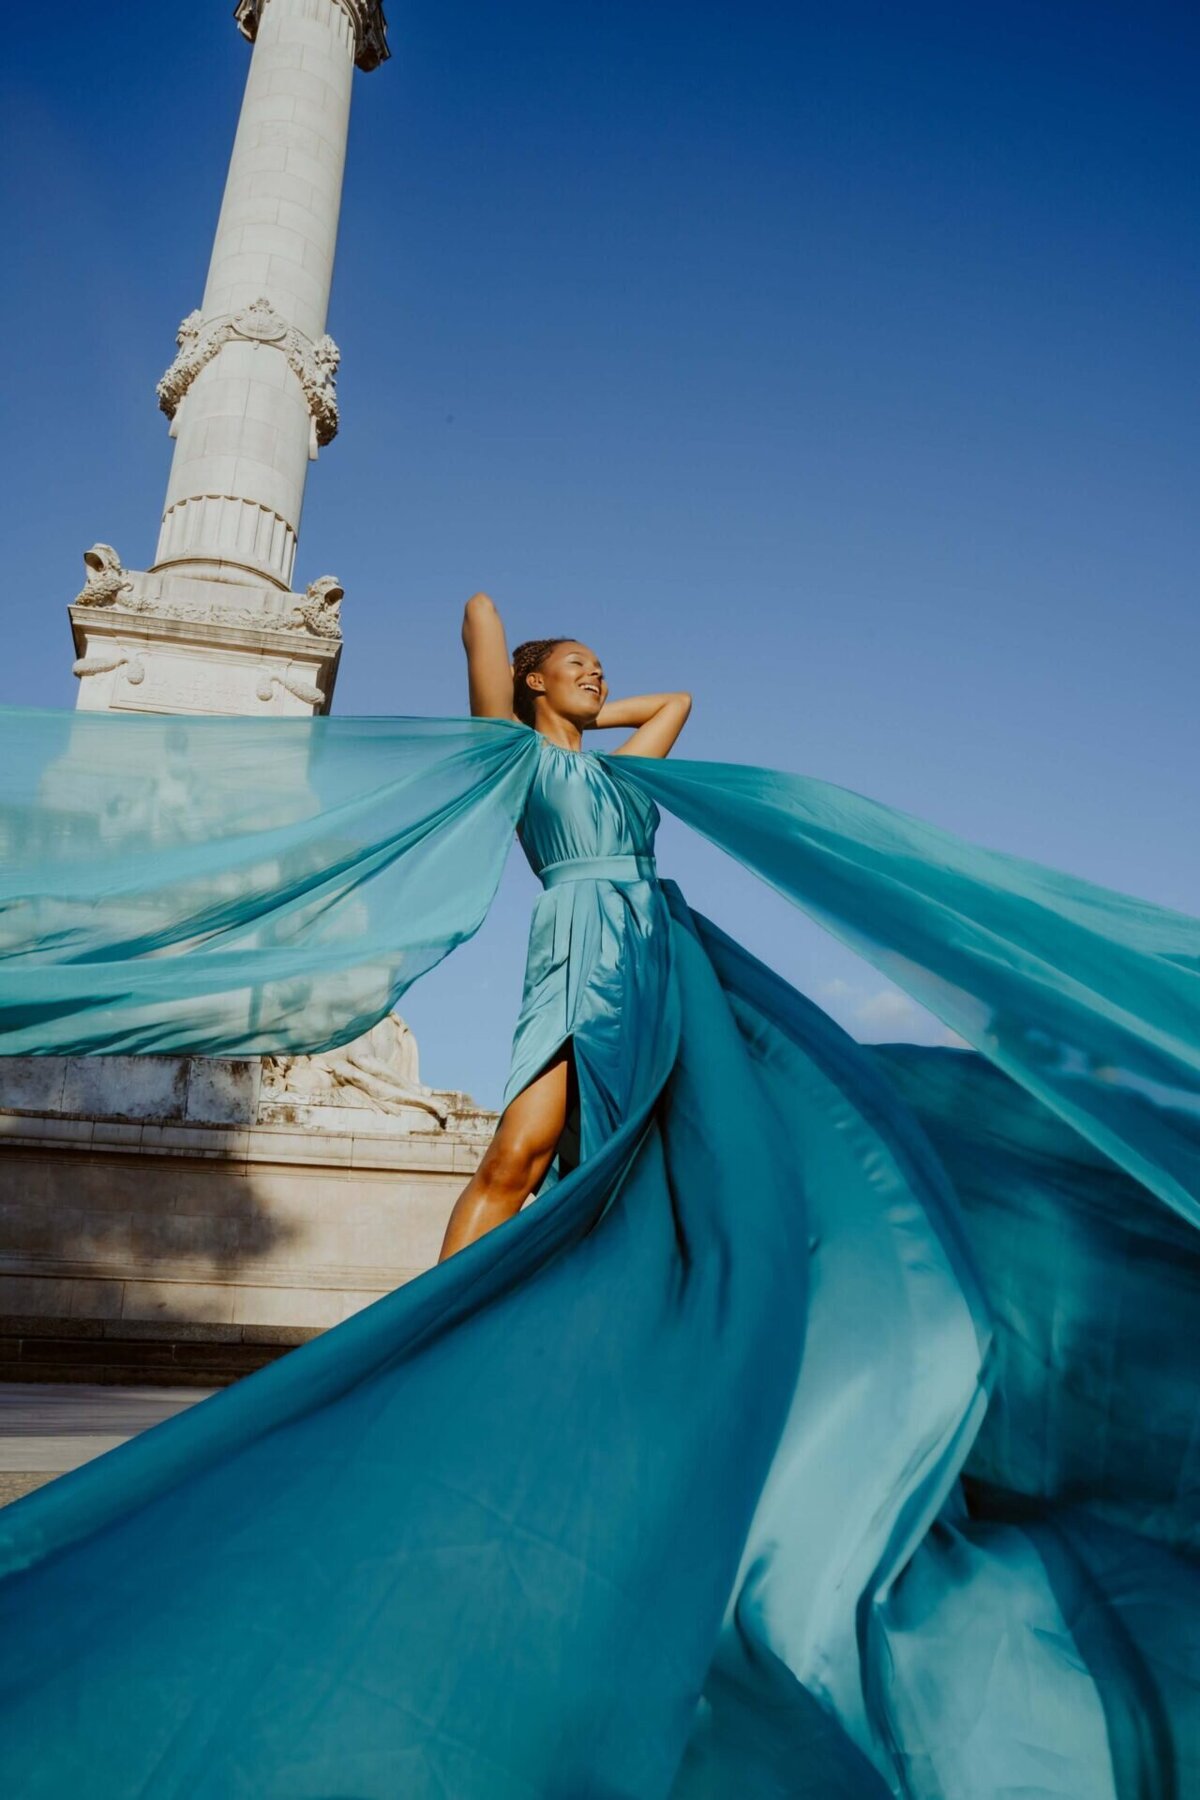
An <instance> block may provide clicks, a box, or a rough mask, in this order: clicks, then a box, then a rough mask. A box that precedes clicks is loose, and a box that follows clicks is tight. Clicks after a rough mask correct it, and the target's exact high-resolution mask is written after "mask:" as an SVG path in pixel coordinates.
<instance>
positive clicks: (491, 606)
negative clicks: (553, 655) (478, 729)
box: [462, 594, 514, 719]
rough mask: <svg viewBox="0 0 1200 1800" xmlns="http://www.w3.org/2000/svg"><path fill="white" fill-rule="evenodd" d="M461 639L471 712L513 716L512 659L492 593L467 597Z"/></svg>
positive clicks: (483, 716)
mask: <svg viewBox="0 0 1200 1800" xmlns="http://www.w3.org/2000/svg"><path fill="white" fill-rule="evenodd" d="M462 640H463V648H464V649H465V651H466V653H467V687H468V690H469V692H470V696H471V711H472V713H473V714H474V716H475V717H476V718H477V719H511V718H513V716H514V715H513V678H512V663H511V661H510V659H509V654H508V645H507V644H506V643H505V641H504V625H503V623H502V621H501V618H500V614H499V613H498V612H497V611H496V603H495V601H494V600H492V599H491V597H490V596H489V595H487V594H472V595H471V598H470V599H469V600H468V601H467V604H466V607H465V608H464V610H463V627H462Z"/></svg>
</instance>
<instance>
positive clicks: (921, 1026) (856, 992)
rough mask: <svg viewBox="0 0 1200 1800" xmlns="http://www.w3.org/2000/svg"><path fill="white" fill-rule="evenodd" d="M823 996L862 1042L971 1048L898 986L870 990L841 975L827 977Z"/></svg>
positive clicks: (832, 1011)
mask: <svg viewBox="0 0 1200 1800" xmlns="http://www.w3.org/2000/svg"><path fill="white" fill-rule="evenodd" d="M822 998H823V999H824V1000H826V1001H827V1002H828V1004H829V1010H830V1012H831V1013H833V1014H834V1016H835V1017H836V1018H837V1019H838V1020H839V1022H840V1023H841V1024H842V1025H844V1026H845V1028H846V1030H847V1031H849V1032H850V1033H851V1034H852V1035H853V1036H854V1037H856V1038H858V1040H859V1041H860V1043H865V1044H880V1043H909V1044H931V1045H938V1046H943V1045H944V1046H947V1047H953V1048H956V1049H963V1050H965V1049H967V1048H969V1046H968V1045H967V1043H966V1040H965V1039H963V1038H961V1037H959V1035H958V1033H957V1032H956V1031H951V1030H950V1028H949V1026H948V1025H943V1024H942V1021H941V1020H940V1019H936V1018H935V1017H934V1016H933V1014H932V1013H931V1012H927V1011H926V1009H925V1008H924V1007H923V1006H919V1005H918V1004H917V1002H916V1001H915V1000H912V999H910V998H909V996H908V995H907V994H905V993H903V992H902V991H901V990H900V989H899V988H897V987H890V986H889V987H885V988H878V989H877V990H876V991H875V992H874V993H867V992H865V990H864V989H862V988H860V987H855V986H854V985H853V983H852V982H849V981H842V980H841V979H840V978H839V979H836V980H833V981H827V982H826V983H825V985H824V987H823V988H822Z"/></svg>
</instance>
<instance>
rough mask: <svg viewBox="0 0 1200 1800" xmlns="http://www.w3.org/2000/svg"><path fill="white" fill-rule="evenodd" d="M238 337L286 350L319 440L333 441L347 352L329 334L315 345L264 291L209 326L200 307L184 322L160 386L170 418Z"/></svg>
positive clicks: (160, 399)
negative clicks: (219, 354) (340, 378)
mask: <svg viewBox="0 0 1200 1800" xmlns="http://www.w3.org/2000/svg"><path fill="white" fill-rule="evenodd" d="M233 338H242V339H244V340H245V341H246V342H247V343H251V344H272V345H274V346H275V348H276V349H278V350H282V352H283V354H284V356H285V357H286V358H287V364H288V367H289V369H291V371H292V373H293V374H294V375H295V376H296V379H297V380H298V381H299V383H300V387H301V389H302V391H303V393H304V398H305V400H306V401H307V402H308V410H309V412H310V413H311V415H312V421H313V427H314V430H315V432H316V438H317V443H318V444H320V445H322V446H324V445H325V444H330V443H332V442H333V440H334V438H335V437H336V436H337V430H338V403H337V388H336V382H337V370H338V364H339V363H340V362H341V360H342V353H341V351H340V350H339V349H338V347H337V345H336V344H335V343H334V341H333V339H332V338H331V337H330V336H329V334H328V333H326V334H325V335H324V336H323V337H319V338H318V339H317V341H316V343H313V342H311V341H310V339H308V338H306V337H305V336H304V335H303V333H302V332H299V331H297V330H296V327H295V326H294V325H289V324H288V323H287V321H286V319H282V318H280V316H279V314H278V313H277V312H276V311H275V308H274V307H273V306H272V305H271V302H270V301H269V300H268V299H267V298H266V296H265V295H262V294H260V295H259V297H258V299H257V300H254V301H252V302H251V303H250V305H249V306H244V307H243V308H242V310H241V312H239V313H235V314H234V316H233V317H232V318H231V319H213V320H211V321H210V322H209V323H208V324H207V325H206V324H205V322H204V319H203V317H202V316H201V314H200V313H199V312H198V311H197V312H190V313H189V314H188V316H187V318H186V319H184V320H183V322H182V324H181V325H180V327H179V330H178V332H177V333H176V336H175V342H176V344H177V345H178V346H179V349H178V352H177V354H176V357H175V360H174V362H173V363H172V364H171V366H170V368H169V369H168V370H167V372H166V374H165V375H164V376H163V378H162V380H161V381H160V382H159V384H158V386H157V388H156V389H155V392H156V393H157V395H158V404H159V406H160V407H161V408H162V410H163V412H165V413H166V415H167V417H168V419H173V418H174V417H175V414H176V412H177V411H178V409H179V404H180V402H181V400H182V399H183V397H184V395H185V394H186V393H187V391H188V389H189V388H190V387H191V385H192V383H193V381H195V379H196V377H197V375H198V374H199V373H200V371H201V369H203V368H204V367H205V366H206V365H207V364H208V363H210V362H211V361H212V359H213V357H214V356H215V355H216V354H217V352H218V350H220V348H221V346H222V345H223V344H228V343H229V342H230V341H231V340H232V339H233Z"/></svg>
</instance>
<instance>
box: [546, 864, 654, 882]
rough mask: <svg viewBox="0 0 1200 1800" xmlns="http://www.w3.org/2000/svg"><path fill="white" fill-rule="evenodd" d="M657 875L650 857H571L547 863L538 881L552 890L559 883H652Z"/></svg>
mask: <svg viewBox="0 0 1200 1800" xmlns="http://www.w3.org/2000/svg"><path fill="white" fill-rule="evenodd" d="M657 874H658V870H657V868H656V866H655V862H654V858H653V857H652V856H572V857H568V858H567V859H566V860H565V861H563V862H552V863H547V864H546V866H545V868H544V869H542V870H541V871H540V875H539V879H540V881H541V884H542V886H543V887H547V888H552V887H557V886H558V884H559V883H560V882H561V881H653V880H655V878H656V876H657Z"/></svg>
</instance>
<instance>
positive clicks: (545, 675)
mask: <svg viewBox="0 0 1200 1800" xmlns="http://www.w3.org/2000/svg"><path fill="white" fill-rule="evenodd" d="M528 682H529V686H530V688H531V689H532V691H533V692H534V693H535V694H543V695H544V696H545V698H546V700H547V701H548V702H549V704H550V705H551V706H552V707H553V709H554V711H555V712H556V713H558V714H559V715H560V716H561V717H562V718H564V719H570V720H571V721H572V723H573V724H576V725H585V724H587V725H590V724H591V723H592V721H593V720H594V719H595V717H596V715H597V713H598V712H599V711H600V708H601V707H602V706H603V705H604V702H605V700H606V699H607V697H608V683H607V682H606V681H605V679H604V671H603V669H602V668H601V667H600V658H599V657H598V656H597V655H596V653H595V651H594V650H589V649H588V647H587V645H586V644H578V643H576V642H575V641H574V639H571V640H569V641H568V642H567V643H564V644H556V645H555V646H554V648H553V650H551V652H550V654H549V656H547V658H546V660H545V662H544V663H543V664H542V666H541V668H540V669H535V670H534V672H533V674H532V675H530V676H529V677H528Z"/></svg>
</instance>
